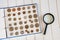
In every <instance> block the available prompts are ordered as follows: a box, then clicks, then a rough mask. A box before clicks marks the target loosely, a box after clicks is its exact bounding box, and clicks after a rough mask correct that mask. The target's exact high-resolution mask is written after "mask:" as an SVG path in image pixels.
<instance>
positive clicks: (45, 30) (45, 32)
mask: <svg viewBox="0 0 60 40" xmlns="http://www.w3.org/2000/svg"><path fill="white" fill-rule="evenodd" d="M46 31H47V24H46V27H45V30H44V33H43V34H44V35H45V34H46Z"/></svg>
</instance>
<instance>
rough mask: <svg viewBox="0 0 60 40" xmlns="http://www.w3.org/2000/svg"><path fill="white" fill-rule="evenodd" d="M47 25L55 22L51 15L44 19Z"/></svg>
mask: <svg viewBox="0 0 60 40" xmlns="http://www.w3.org/2000/svg"><path fill="white" fill-rule="evenodd" d="M44 21H45V23H51V22H52V21H53V17H52V16H51V15H46V16H45V17H44Z"/></svg>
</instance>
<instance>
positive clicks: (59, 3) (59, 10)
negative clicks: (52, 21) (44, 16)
mask: <svg viewBox="0 0 60 40" xmlns="http://www.w3.org/2000/svg"><path fill="white" fill-rule="evenodd" d="M56 3H57V15H58V21H59V22H58V23H59V28H60V0H56Z"/></svg>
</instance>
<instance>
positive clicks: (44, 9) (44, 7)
mask: <svg viewBox="0 0 60 40" xmlns="http://www.w3.org/2000/svg"><path fill="white" fill-rule="evenodd" d="M40 4H41V15H42V19H43V15H44V14H46V13H49V12H50V11H49V5H48V0H41V1H40ZM41 25H42V26H43V27H45V24H44V22H43V21H42V24H41ZM43 30H44V29H43ZM51 31H52V29H51V25H49V26H48V28H47V32H46V35H43V40H52V32H51Z"/></svg>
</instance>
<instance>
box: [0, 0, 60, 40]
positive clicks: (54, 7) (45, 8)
mask: <svg viewBox="0 0 60 40" xmlns="http://www.w3.org/2000/svg"><path fill="white" fill-rule="evenodd" d="M31 3H38V5H39V6H38V7H39V11H40V12H39V13H40V18H41V19H40V20H41V27H42V31H43V30H44V27H45V25H44V23H43V21H42V16H43V15H44V14H45V13H52V14H53V15H54V17H55V21H54V23H53V24H51V25H49V26H48V28H47V33H46V35H43V33H40V34H34V35H29V36H22V37H15V38H8V39H2V40H60V0H0V8H3V7H10V6H18V5H25V4H31ZM2 10H3V9H0V19H1V20H0V21H1V22H2V23H3V21H4V19H3V18H2V17H3V14H2V13H3V12H2ZM0 24H1V23H0ZM3 24H4V23H3ZM1 26H3V25H2V24H1V25H0V27H1ZM1 30H2V29H1ZM1 30H0V36H1V33H2V34H3V32H2V31H1Z"/></svg>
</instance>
